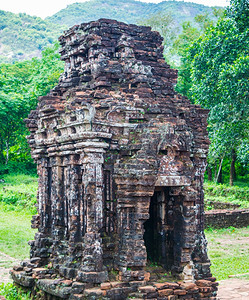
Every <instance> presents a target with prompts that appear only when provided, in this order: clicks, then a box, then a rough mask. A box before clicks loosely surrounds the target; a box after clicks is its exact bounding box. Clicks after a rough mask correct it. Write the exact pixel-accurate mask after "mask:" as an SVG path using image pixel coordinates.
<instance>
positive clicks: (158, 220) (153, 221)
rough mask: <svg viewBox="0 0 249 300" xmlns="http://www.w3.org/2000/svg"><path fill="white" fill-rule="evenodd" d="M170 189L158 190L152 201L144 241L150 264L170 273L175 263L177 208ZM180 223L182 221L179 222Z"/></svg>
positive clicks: (145, 224)
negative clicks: (159, 266)
mask: <svg viewBox="0 0 249 300" xmlns="http://www.w3.org/2000/svg"><path fill="white" fill-rule="evenodd" d="M170 189H171V188H170V187H163V188H160V189H159V188H158V189H156V190H155V193H154V195H153V196H152V197H151V200H150V208H149V214H150V218H149V219H148V220H147V221H146V222H145V223H144V229H145V232H144V241H145V246H146V251H147V259H148V262H149V263H153V264H158V265H161V266H162V267H163V268H164V269H165V270H166V271H170V270H171V268H172V266H173V264H174V262H175V255H176V253H174V249H175V246H176V243H177V242H176V239H175V233H176V232H175V230H174V229H175V228H174V223H175V216H176V214H175V209H174V207H173V206H175V203H174V200H173V197H170ZM179 221H180V220H179Z"/></svg>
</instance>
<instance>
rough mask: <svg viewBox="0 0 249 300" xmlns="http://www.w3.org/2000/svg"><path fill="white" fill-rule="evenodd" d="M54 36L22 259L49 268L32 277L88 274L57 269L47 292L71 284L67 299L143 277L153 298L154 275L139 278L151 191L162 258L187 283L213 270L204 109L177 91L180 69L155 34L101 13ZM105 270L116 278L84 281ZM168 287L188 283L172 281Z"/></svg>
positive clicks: (34, 143) (36, 117) (120, 291)
mask: <svg viewBox="0 0 249 300" xmlns="http://www.w3.org/2000/svg"><path fill="white" fill-rule="evenodd" d="M60 43H61V46H62V48H61V56H62V59H63V60H64V61H65V71H64V73H63V74H62V76H61V77H60V81H59V84H58V85H57V86H56V87H55V88H54V89H53V90H51V92H50V93H49V94H48V95H47V96H44V97H41V98H40V99H39V104H38V106H37V109H36V110H35V111H33V112H31V114H30V115H29V119H28V120H27V126H28V128H29V130H30V136H29V138H28V140H29V144H30V147H31V149H32V157H33V158H34V160H35V161H36V163H37V168H38V175H39V188H38V206H39V209H38V215H37V216H34V217H33V221H32V226H33V227H37V228H38V233H37V234H36V235H35V238H34V240H33V241H30V246H31V260H30V262H25V263H24V264H23V265H22V266H23V267H28V268H31V269H35V268H44V266H47V267H46V268H45V269H46V270H43V271H41V270H40V271H39V272H38V271H37V269H36V271H34V272H32V271H31V272H29V273H28V276H30V277H31V278H32V275H34V276H35V278H36V279H39V280H43V281H40V282H41V283H42V284H40V286H41V287H40V288H41V289H43V290H44V292H46V293H49V290H51V287H49V286H48V281H46V280H47V279H46V278H49V277H51V278H54V277H56V276H60V277H61V278H63V279H68V280H72V279H73V280H77V281H78V282H82V283H84V285H83V286H82V287H80V286H78V287H77V286H75V285H73V286H72V287H69V286H64V285H63V284H60V283H59V282H60V281H59V282H58V285H56V282H57V281H56V279H55V281H53V285H52V287H54V295H55V294H58V295H59V294H60V293H61V295H67V293H68V289H69V288H71V289H72V291H73V290H75V296H73V297H74V298H75V297H76V298H77V297H78V298H80V294H81V293H82V295H85V296H86V297H88V296H90V295H91V293H92V295H95V296H96V297H100V296H101V295H103V296H106V297H109V298H111V299H125V297H126V296H127V294H128V293H132V292H136V291H137V289H138V287H139V286H140V290H141V289H142V290H143V292H144V293H147V294H148V295H147V296H146V297H148V298H150V299H151V297H152V298H153V297H154V298H156V297H158V291H157V290H156V287H155V286H153V282H152V283H150V282H149V283H146V284H147V285H149V286H151V287H150V290H148V291H146V287H145V286H144V285H145V282H146V281H149V280H150V276H148V272H147V271H145V266H146V263H147V253H150V250H149V247H150V246H149V244H150V243H151V240H150V235H149V227H150V226H148V223H147V227H146V222H147V221H148V222H149V221H150V220H151V219H152V211H151V209H150V207H152V203H153V201H156V206H155V204H153V205H154V209H155V213H156V214H157V217H155V219H156V220H159V221H157V222H158V224H157V228H160V230H159V229H157V230H158V232H157V233H158V236H157V244H158V245H162V246H160V247H159V246H158V248H156V251H158V253H159V252H160V255H157V256H158V257H162V258H160V259H161V261H160V262H159V263H161V264H162V265H163V266H164V268H165V269H166V270H170V271H171V272H173V273H175V274H176V275H179V276H181V277H182V278H184V279H185V280H187V281H194V279H204V278H207V277H211V273H210V262H209V259H208V257H207V251H206V239H205V236H204V233H203V228H204V221H203V215H204V214H203V210H204V209H203V208H204V203H203V174H204V171H205V167H206V156H207V151H208V146H209V141H208V137H207V130H206V125H207V123H206V119H207V114H208V111H207V110H203V109H201V108H200V107H199V106H196V105H192V104H191V103H190V102H189V100H188V99H187V98H185V97H182V96H180V95H178V94H177V93H176V92H175V91H174V85H175V83H176V79H177V71H176V70H173V69H170V67H169V65H168V64H167V63H166V62H165V61H164V59H163V52H162V50H163V47H162V37H161V36H160V35H159V34H158V33H157V32H153V31H151V29H150V28H149V27H143V26H136V25H126V24H124V23H119V22H116V21H114V20H105V19H101V20H99V21H96V22H90V23H87V24H81V25H76V26H74V27H72V28H71V29H69V30H68V31H67V32H65V34H64V35H63V36H61V37H60ZM153 195H154V196H153ZM153 197H154V198H153ZM153 199H154V200H153ZM148 236H149V238H148ZM146 247H147V248H146ZM161 254H162V255H161ZM158 259H159V258H158ZM48 266H50V268H48ZM24 272H26V271H24ZM44 280H45V281H44ZM108 280H111V281H114V280H119V281H122V282H121V283H122V284H121V285H117V284H116V286H115V287H114V286H113V285H112V283H111V287H112V288H111V289H103V288H104V287H105V288H106V287H107V285H108V284H107V285H102V289H100V286H99V287H98V288H96V287H95V288H94V289H92V288H91V287H94V286H96V285H98V284H100V283H103V282H107V281H108ZM134 282H136V284H134ZM87 285H88V286H87ZM108 287H109V285H108ZM81 288H82V290H84V291H83V292H80V291H81ZM61 289H62V291H61ZM166 289H168V290H170V292H171V290H174V292H175V293H180V294H182V293H185V288H183V286H180V285H179V284H178V283H175V284H173V283H167V288H166ZM189 291H191V289H190V290H189ZM51 293H52V292H51ZM165 293H166V292H165ZM186 293H187V292H186ZM189 293H190V292H188V295H190V294H189ZM180 294H179V297H180V296H181V295H180ZM211 294H212V291H211V292H210V295H211ZM169 297H170V296H169ZM174 297H175V296H173V298H172V297H171V298H172V299H174Z"/></svg>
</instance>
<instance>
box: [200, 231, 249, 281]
mask: <svg viewBox="0 0 249 300" xmlns="http://www.w3.org/2000/svg"><path fill="white" fill-rule="evenodd" d="M205 234H206V237H207V240H208V255H209V258H210V260H211V263H212V266H211V271H212V273H213V276H215V277H216V278H217V279H218V280H222V279H227V278H228V276H229V275H237V274H245V273H248V270H249V227H244V228H233V227H230V228H226V229H208V230H206V231H205Z"/></svg>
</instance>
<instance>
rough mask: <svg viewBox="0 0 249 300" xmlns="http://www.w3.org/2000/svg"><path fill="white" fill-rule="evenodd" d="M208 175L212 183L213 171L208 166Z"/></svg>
mask: <svg viewBox="0 0 249 300" xmlns="http://www.w3.org/2000/svg"><path fill="white" fill-rule="evenodd" d="M207 173H208V180H209V181H212V175H213V174H212V169H211V168H210V167H209V166H208V167H207Z"/></svg>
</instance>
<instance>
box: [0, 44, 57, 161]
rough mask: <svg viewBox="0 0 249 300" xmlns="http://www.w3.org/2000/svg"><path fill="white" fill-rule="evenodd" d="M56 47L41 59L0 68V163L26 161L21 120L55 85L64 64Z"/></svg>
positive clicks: (26, 150)
mask: <svg viewBox="0 0 249 300" xmlns="http://www.w3.org/2000/svg"><path fill="white" fill-rule="evenodd" d="M57 50H58V44H56V45H54V46H53V47H51V48H47V49H46V50H45V51H43V54H42V58H41V59H37V58H33V59H32V60H29V61H23V62H17V63H14V64H1V65H0V74H1V75H0V88H1V91H0V163H2V164H3V163H4V162H5V163H6V164H7V163H8V160H9V159H12V160H18V161H25V160H26V161H29V160H30V157H29V148H28V146H27V142H26V139H25V136H26V135H27V129H26V128H25V124H24V122H23V120H24V119H25V118H26V117H27V116H28V114H29V112H30V110H31V109H34V108H35V107H36V105H37V98H38V97H39V96H42V95H45V94H47V93H48V92H49V90H50V89H51V88H53V87H54V86H55V84H56V83H57V82H58V78H59V75H60V73H61V72H62V71H63V63H62V62H61V61H60V60H59V54H58V53H57Z"/></svg>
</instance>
